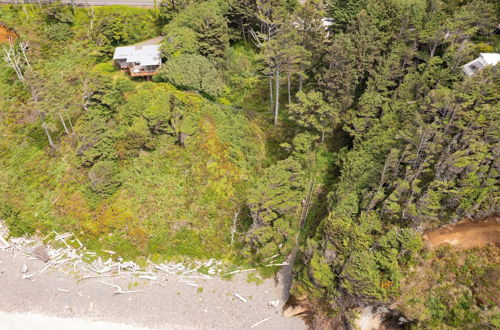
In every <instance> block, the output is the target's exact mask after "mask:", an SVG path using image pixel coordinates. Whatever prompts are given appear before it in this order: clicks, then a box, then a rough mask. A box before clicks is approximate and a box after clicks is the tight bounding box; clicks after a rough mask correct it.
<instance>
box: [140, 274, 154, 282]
mask: <svg viewBox="0 0 500 330" xmlns="http://www.w3.org/2000/svg"><path fill="white" fill-rule="evenodd" d="M139 278H142V279H143V280H150V281H156V280H157V279H158V276H153V275H139Z"/></svg>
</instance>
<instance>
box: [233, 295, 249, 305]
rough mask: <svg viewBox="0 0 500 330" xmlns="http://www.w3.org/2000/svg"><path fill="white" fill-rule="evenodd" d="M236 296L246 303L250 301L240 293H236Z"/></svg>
mask: <svg viewBox="0 0 500 330" xmlns="http://www.w3.org/2000/svg"><path fill="white" fill-rule="evenodd" d="M234 296H235V297H236V298H238V299H239V300H241V301H243V302H244V303H245V304H247V303H248V300H246V299H245V298H243V297H242V296H240V295H239V294H237V293H235V294H234Z"/></svg>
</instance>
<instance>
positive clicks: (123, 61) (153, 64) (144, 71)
mask: <svg viewBox="0 0 500 330" xmlns="http://www.w3.org/2000/svg"><path fill="white" fill-rule="evenodd" d="M113 60H115V61H116V63H117V64H118V65H119V66H120V68H121V69H122V70H123V71H128V72H129V73H130V75H131V76H132V77H144V76H154V75H156V74H158V69H159V68H160V66H161V52H160V45H136V46H127V47H117V48H116V49H115V53H114V55H113Z"/></svg>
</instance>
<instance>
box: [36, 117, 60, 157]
mask: <svg viewBox="0 0 500 330" xmlns="http://www.w3.org/2000/svg"><path fill="white" fill-rule="evenodd" d="M40 116H41V117H42V128H43V130H44V131H45V135H47V140H49V145H50V147H51V148H52V149H54V150H55V149H56V146H55V145H54V142H53V141H52V136H50V131H49V128H48V127H47V123H46V122H45V115H43V114H42V115H40Z"/></svg>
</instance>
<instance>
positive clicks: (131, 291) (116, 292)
mask: <svg viewBox="0 0 500 330" xmlns="http://www.w3.org/2000/svg"><path fill="white" fill-rule="evenodd" d="M99 282H101V283H102V284H104V285H107V286H111V287H113V288H115V289H116V290H115V292H113V295H115V294H129V293H139V292H144V290H129V291H124V290H122V288H121V287H120V286H119V285H114V284H111V283H107V282H104V281H99Z"/></svg>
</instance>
